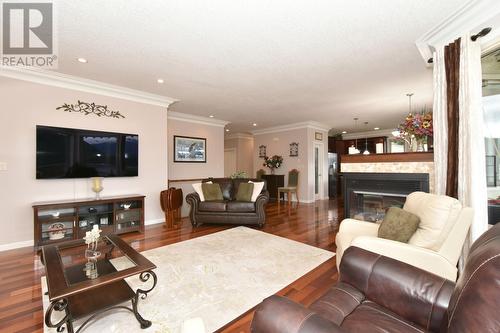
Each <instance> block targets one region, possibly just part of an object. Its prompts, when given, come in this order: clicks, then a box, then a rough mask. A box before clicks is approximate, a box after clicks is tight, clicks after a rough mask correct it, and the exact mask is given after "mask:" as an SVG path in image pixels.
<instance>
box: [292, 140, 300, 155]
mask: <svg viewBox="0 0 500 333" xmlns="http://www.w3.org/2000/svg"><path fill="white" fill-rule="evenodd" d="M297 156H299V144H298V143H297V142H292V143H290V157H297Z"/></svg>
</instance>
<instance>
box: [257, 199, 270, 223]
mask: <svg viewBox="0 0 500 333" xmlns="http://www.w3.org/2000/svg"><path fill="white" fill-rule="evenodd" d="M268 202H269V192H268V191H267V190H266V191H262V192H261V193H260V194H259V196H258V197H257V199H255V213H257V216H258V224H259V226H263V225H264V223H265V222H266V204H267V203H268Z"/></svg>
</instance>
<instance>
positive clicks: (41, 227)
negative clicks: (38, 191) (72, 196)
mask: <svg viewBox="0 0 500 333" xmlns="http://www.w3.org/2000/svg"><path fill="white" fill-rule="evenodd" d="M35 214H36V218H37V219H38V234H39V237H38V245H46V244H50V243H53V242H56V241H63V240H70V239H73V236H74V227H75V209H74V208H61V209H54V208H47V209H40V210H37V211H36V212H35Z"/></svg>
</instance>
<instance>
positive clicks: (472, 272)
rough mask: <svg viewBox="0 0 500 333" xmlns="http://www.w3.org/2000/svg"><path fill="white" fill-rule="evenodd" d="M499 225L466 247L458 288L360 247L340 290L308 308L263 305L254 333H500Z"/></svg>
mask: <svg viewBox="0 0 500 333" xmlns="http://www.w3.org/2000/svg"><path fill="white" fill-rule="evenodd" d="M499 309H500V225H496V226H495V227H493V228H491V229H490V230H489V231H487V232H486V233H485V234H483V235H482V236H481V237H480V238H479V239H478V240H477V241H476V242H475V243H474V244H473V245H472V247H471V249H470V253H469V257H468V259H467V262H466V266H465V270H464V271H463V273H462V274H461V276H460V278H459V279H458V281H457V283H456V284H455V283H453V282H451V281H449V280H446V279H444V278H442V277H439V276H437V275H434V274H431V273H428V272H426V271H423V270H421V269H418V268H416V267H414V266H410V265H408V264H405V263H403V262H400V261H397V260H395V259H391V258H388V257H384V256H381V255H378V254H375V253H373V252H369V251H366V250H363V249H361V248H357V247H354V246H352V247H350V248H348V249H347V250H346V252H345V254H344V257H343V258H342V262H341V264H340V278H339V282H338V283H337V284H336V285H335V286H334V287H333V288H332V289H331V290H330V291H329V292H328V293H326V294H325V295H324V296H322V297H321V298H320V299H319V300H317V301H316V302H314V303H313V304H312V305H311V306H309V307H308V308H306V307H304V306H302V305H299V304H297V303H294V302H292V301H291V300H289V299H287V298H283V297H279V296H271V297H269V298H267V299H266V300H264V302H263V303H261V304H260V305H259V306H258V308H257V310H256V312H255V315H254V318H253V321H252V332H254V333H264V332H265V333H275V332H297V333H312V332H315V333H323V332H441V333H465V332H471V333H472V332H481V333H486V332H492V333H493V332H496V333H498V332H500V315H499V314H500V312H499Z"/></svg>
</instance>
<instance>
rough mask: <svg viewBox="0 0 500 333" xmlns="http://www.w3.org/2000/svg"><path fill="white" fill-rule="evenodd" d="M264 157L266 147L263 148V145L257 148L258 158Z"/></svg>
mask: <svg viewBox="0 0 500 333" xmlns="http://www.w3.org/2000/svg"><path fill="white" fill-rule="evenodd" d="M266 156H267V155H266V146H264V145H261V146H259V157H260V158H264V157H266Z"/></svg>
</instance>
